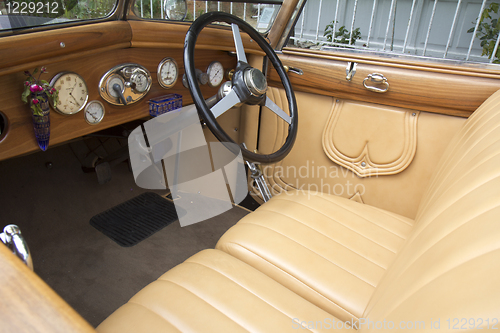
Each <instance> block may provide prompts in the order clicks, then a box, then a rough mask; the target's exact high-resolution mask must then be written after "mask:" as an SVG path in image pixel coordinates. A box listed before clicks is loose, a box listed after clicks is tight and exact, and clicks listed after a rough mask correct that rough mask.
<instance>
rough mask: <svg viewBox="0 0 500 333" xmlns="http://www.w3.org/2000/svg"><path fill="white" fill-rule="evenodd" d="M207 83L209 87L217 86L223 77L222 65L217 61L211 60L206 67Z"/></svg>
mask: <svg viewBox="0 0 500 333" xmlns="http://www.w3.org/2000/svg"><path fill="white" fill-rule="evenodd" d="M207 74H208V85H209V86H210V87H217V86H219V85H220V84H221V83H222V80H223V79H224V67H222V64H221V63H220V62H218V61H214V62H212V63H211V64H210V65H208V68H207Z"/></svg>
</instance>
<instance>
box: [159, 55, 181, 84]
mask: <svg viewBox="0 0 500 333" xmlns="http://www.w3.org/2000/svg"><path fill="white" fill-rule="evenodd" d="M157 74H158V75H157V76H158V83H159V84H160V86H162V87H163V88H165V89H169V88H172V87H173V86H174V85H175V82H177V77H178V75H179V70H178V68H177V63H176V62H175V60H174V59H172V58H165V59H163V60H162V61H160V64H159V65H158V71H157Z"/></svg>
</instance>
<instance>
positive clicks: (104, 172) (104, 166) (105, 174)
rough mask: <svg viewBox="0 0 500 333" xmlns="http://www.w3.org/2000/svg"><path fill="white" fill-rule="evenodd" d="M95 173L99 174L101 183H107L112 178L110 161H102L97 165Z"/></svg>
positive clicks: (98, 180)
mask: <svg viewBox="0 0 500 333" xmlns="http://www.w3.org/2000/svg"><path fill="white" fill-rule="evenodd" d="M95 173H96V174H97V182H98V183H99V184H100V185H103V184H106V183H107V182H109V181H110V180H111V166H110V165H109V163H108V162H102V163H99V164H97V165H96V166H95Z"/></svg>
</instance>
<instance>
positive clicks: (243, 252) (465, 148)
mask: <svg viewBox="0 0 500 333" xmlns="http://www.w3.org/2000/svg"><path fill="white" fill-rule="evenodd" d="M499 174H500V91H499V92H497V93H496V94H494V95H493V96H492V97H490V98H489V99H488V100H487V101H486V102H485V103H484V104H483V105H482V106H481V107H480V108H479V109H478V110H477V111H476V112H475V113H474V114H473V115H472V116H471V117H470V118H469V119H468V121H467V122H466V124H465V125H464V127H463V129H462V130H461V131H460V132H459V133H458V134H457V135H456V137H455V138H454V139H453V140H452V143H451V144H450V146H449V147H448V148H447V150H446V152H445V154H444V156H443V158H442V161H441V163H440V166H439V167H438V169H437V170H436V173H435V174H434V176H433V178H432V180H431V186H430V188H429V189H428V191H427V193H426V195H425V196H424V198H423V199H422V202H421V204H420V207H419V210H418V214H417V217H416V220H415V222H413V221H411V220H409V219H406V218H404V217H401V216H397V215H395V214H391V213H389V212H386V211H383V210H379V209H376V208H374V207H370V206H366V205H362V204H358V203H355V202H351V201H349V200H346V199H343V198H339V197H334V196H329V195H324V194H319V195H314V194H311V193H295V194H293V195H280V196H278V197H275V198H273V199H272V200H270V201H269V202H268V203H266V204H265V205H263V206H262V207H260V208H259V209H258V210H257V211H256V212H255V213H253V214H250V215H248V216H246V217H245V218H243V219H242V220H241V221H240V222H238V223H237V224H236V225H235V226H234V227H233V228H231V229H230V230H229V231H228V232H227V233H226V234H224V235H223V236H222V238H221V239H220V240H219V243H218V244H217V248H218V249H221V250H223V251H226V252H228V253H230V254H231V255H233V256H235V257H237V258H239V259H240V260H243V261H245V262H246V263H248V264H250V265H252V266H254V267H255V268H257V269H259V270H260V271H262V272H264V273H266V274H267V275H268V276H270V277H272V278H273V279H275V280H276V281H278V282H280V283H281V284H283V285H285V286H287V287H288V288H290V289H291V290H293V291H295V292H296V293H297V294H299V295H301V296H302V297H304V298H306V299H307V300H309V301H310V302H312V303H314V304H316V305H317V306H319V307H321V308H322V309H324V310H326V311H328V312H329V313H331V314H333V315H335V316H337V317H339V318H342V319H345V320H348V319H349V318H348V317H349V315H350V314H351V315H352V316H354V317H357V318H360V317H362V316H365V315H366V309H367V305H368V302H369V301H370V299H373V295H374V291H375V290H377V289H379V288H377V286H378V285H379V283H380V281H381V278H382V276H383V275H384V273H385V269H386V268H387V267H389V266H390V269H389V271H388V272H387V274H386V275H387V276H386V277H385V279H386V280H387V279H388V277H390V276H392V275H393V274H394V273H392V272H393V271H394V270H395V269H396V268H395V267H397V266H398V265H395V264H394V263H393V261H394V259H395V258H396V254H397V253H398V252H400V249H401V247H402V246H401V245H402V243H403V242H404V240H406V238H409V240H406V242H405V243H406V245H405V246H406V251H405V253H404V254H399V255H398V258H400V257H404V256H405V255H406V256H409V257H411V258H412V260H417V259H418V260H423V259H422V258H419V256H421V255H423V254H424V253H425V252H424V251H425V250H426V249H427V247H431V246H432V245H433V242H436V243H438V242H439V237H448V238H451V237H452V235H453V236H454V237H457V240H456V243H455V244H454V245H455V247H454V248H451V249H448V251H450V252H453V251H454V253H455V255H458V254H459V253H461V252H462V251H464V246H465V244H466V243H467V241H471V240H469V239H467V237H468V236H469V235H471V234H470V232H472V230H469V231H467V232H465V233H463V231H462V230H463V228H462V229H460V228H461V224H464V225H465V224H466V223H468V225H469V226H471V225H475V224H476V223H478V222H477V221H476V220H475V218H479V219H481V220H487V221H489V223H493V222H495V221H497V222H498V220H497V219H495V220H494V219H493V216H492V215H491V214H492V212H491V211H487V210H485V209H491V208H493V209H495V211H496V212H497V213H496V216H497V217H499V218H500V212H499V208H498V207H496V206H498V205H500V184H499V179H498V177H499ZM486 203H488V204H489V205H487V204H486ZM473 218H474V219H473ZM413 223H414V224H415V227H414V228H413V230H411V229H412V227H411V226H412V225H413ZM340 226H342V227H345V228H341V227H340ZM490 227H492V226H491V225H490ZM454 228H456V229H457V230H455V229H454ZM470 228H473V227H472V226H471V227H470ZM499 229H500V224H499V227H498V228H497V230H495V232H497V233H498V230H499ZM447 232H449V233H451V235H448V236H446V233H447ZM476 232H477V233H479V234H480V236H479V238H481V237H486V236H487V233H488V230H480V229H478V230H476ZM422 234H425V236H418V235H422ZM457 235H460V236H457ZM413 239H418V240H419V241H418V244H419V245H418V246H413V247H411V246H410V244H412V243H413ZM499 239H500V238H499ZM499 243H500V241H499ZM497 246H498V244H497ZM408 247H410V248H412V250H408ZM431 249H432V248H431ZM471 250H473V251H474V250H476V249H471ZM409 251H410V254H408V252H409ZM431 253H433V254H431V255H429V257H428V259H427V260H430V263H431V262H435V261H437V259H436V258H435V257H438V258H439V257H442V255H441V254H440V253H439V252H438V253H434V252H432V251H431ZM426 256H427V254H426ZM401 260H402V259H399V261H398V262H400V261H401ZM418 262H420V261H418ZM426 263H427V261H425V260H424V262H423V263H420V265H421V267H420V270H416V271H414V274H415V276H414V277H415V278H416V277H417V276H420V275H421V274H422V272H420V271H424V272H430V271H431V269H430V268H426V267H425V265H426ZM447 264H451V263H448V262H447V261H446V260H444V261H443V262H442V265H444V266H445V265H447ZM492 268H493V267H492ZM495 269H496V270H497V272H500V267H499V266H498V265H497V266H496V267H495ZM392 282H393V283H396V282H398V281H397V279H396V280H394V281H392ZM387 287H388V288H389V289H390V287H393V288H394V286H389V285H388V286H387ZM400 292H402V290H400ZM379 293H380V291H379ZM499 304H500V302H499ZM499 308H500V307H499Z"/></svg>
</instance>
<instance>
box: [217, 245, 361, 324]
mask: <svg viewBox="0 0 500 333" xmlns="http://www.w3.org/2000/svg"><path fill="white" fill-rule="evenodd" d="M227 244H232V245H235V246H239V247H241V248H243V249H245V250H247V251H248V252H250V253H252V254H253V255H255V256H256V257H258V258H260V259H262V260H263V261H265V262H267V263H268V264H269V265H271V266H273V267H275V268H276V269H277V270H279V271H281V272H282V273H283V274H285V275H288V276H289V277H290V278H292V279H294V280H296V281H297V282H298V283H300V284H302V285H303V286H304V287H306V288H308V289H310V290H311V291H312V292H314V293H316V294H318V295H319V296H321V297H322V298H324V299H325V300H326V301H327V302H329V303H331V304H332V305H334V306H336V307H337V308H339V309H340V310H342V311H345V312H346V313H347V314H349V315H350V316H352V317H353V318H355V319H359V318H358V316H356V315H354V314H352V313H351V312H350V311H349V310H347V309H345V308H344V307H342V306H340V305H339V304H337V303H335V302H334V301H332V300H331V299H329V298H328V297H326V296H325V295H323V294H322V293H320V292H319V291H317V290H316V289H314V288H313V287H311V286H310V285H308V284H306V283H305V282H304V281H302V280H300V279H299V278H297V277H295V276H293V275H292V274H290V273H289V272H287V271H285V270H283V269H282V268H280V267H279V266H276V265H275V264H274V263H272V262H271V261H269V260H267V259H266V258H264V257H262V256H260V255H258V254H257V253H255V252H254V251H252V250H250V249H249V248H247V247H245V246H243V245H241V244H238V243H233V242H228V243H227ZM247 265H249V264H248V263H247ZM273 280H274V279H273ZM274 281H276V280H274ZM276 282H278V283H280V282H279V281H276ZM280 284H281V283H280ZM285 288H286V287H285ZM287 289H288V288H287Z"/></svg>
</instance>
